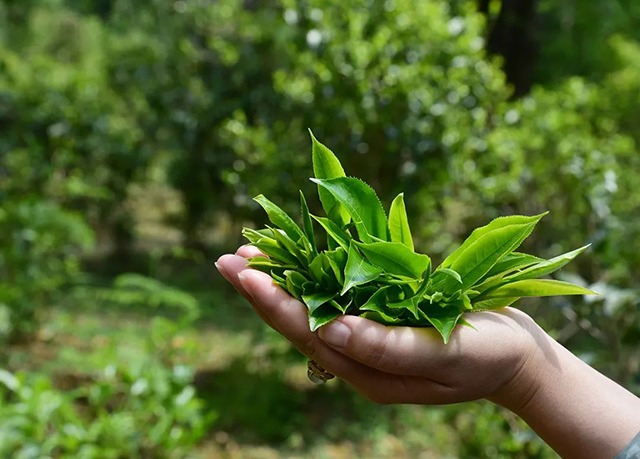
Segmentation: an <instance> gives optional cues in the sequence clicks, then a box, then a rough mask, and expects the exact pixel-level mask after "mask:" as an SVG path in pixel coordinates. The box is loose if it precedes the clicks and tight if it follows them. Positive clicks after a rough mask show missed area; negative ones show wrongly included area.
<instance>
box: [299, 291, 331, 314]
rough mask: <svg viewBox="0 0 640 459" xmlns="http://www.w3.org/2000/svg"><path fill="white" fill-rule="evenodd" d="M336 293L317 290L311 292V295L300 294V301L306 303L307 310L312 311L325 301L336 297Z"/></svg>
mask: <svg viewBox="0 0 640 459" xmlns="http://www.w3.org/2000/svg"><path fill="white" fill-rule="evenodd" d="M336 295H337V293H336V292H334V293H326V292H317V293H312V294H311V295H302V301H304V304H306V305H307V308H308V309H309V312H313V311H314V310H315V309H317V308H319V307H320V306H322V305H323V304H325V303H328V302H329V301H331V300H333V299H334V298H335V297H336Z"/></svg>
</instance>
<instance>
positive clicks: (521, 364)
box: [216, 246, 640, 459]
mask: <svg viewBox="0 0 640 459" xmlns="http://www.w3.org/2000/svg"><path fill="white" fill-rule="evenodd" d="M254 256H263V255H262V254H261V253H260V252H259V251H258V250H257V249H255V248H253V247H249V246H245V247H241V248H240V249H239V250H238V252H237V253H236V255H224V256H222V257H221V258H220V259H219V260H218V262H217V263H216V265H217V266H218V269H219V270H220V273H221V274H222V275H223V276H224V277H225V278H226V279H227V280H228V281H229V282H231V283H232V284H233V286H234V287H235V288H236V290H238V292H239V293H240V294H242V295H243V296H244V297H245V298H246V299H247V300H249V302H250V303H251V304H252V305H253V307H254V309H255V310H256V312H257V313H258V314H259V315H260V317H262V319H263V320H264V321H265V322H266V323H267V324H269V325H270V326H271V327H272V328H273V329H275V330H276V331H278V332H280V333H281V334H283V335H284V336H286V337H287V338H288V339H289V340H290V341H291V342H292V343H293V344H294V345H295V346H296V348H297V349H298V350H299V351H300V352H302V353H303V354H305V355H306V356H308V357H309V358H312V359H313V360H315V361H316V362H318V363H319V364H320V365H321V366H322V367H324V368H325V369H327V370H328V371H330V372H331V373H333V374H335V375H336V376H339V377H340V378H342V379H344V380H345V381H347V382H348V383H349V384H351V385H352V386H353V387H355V388H356V389H357V390H358V391H360V392H361V393H362V394H364V395H365V396H366V397H368V398H369V399H371V400H373V401H375V402H377V403H383V404H387V403H413V404H416V403H417V404H430V405H431V404H446V403H457V402H463V401H470V400H476V399H480V398H487V399H489V400H491V401H493V402H495V403H498V404H500V405H502V406H504V407H506V408H508V409H510V410H511V411H514V412H515V413H516V414H518V415H520V416H521V417H522V418H523V419H524V420H525V421H526V422H527V423H528V424H529V425H530V426H531V427H532V428H533V429H534V430H535V431H536V432H537V433H538V435H540V437H542V439H543V440H544V441H546V442H547V443H548V444H549V445H550V446H551V447H552V448H553V449H555V450H556V451H557V452H558V454H560V455H561V456H562V457H563V458H565V459H569V458H571V459H573V458H576V459H578V458H579V459H601V458H608V457H614V456H615V455H616V454H617V453H618V452H620V451H621V450H622V449H623V448H624V446H625V445H626V444H627V443H628V442H629V441H630V440H631V439H632V438H633V437H634V436H635V435H636V433H637V432H638V430H639V429H640V399H638V398H637V397H635V396H634V395H633V394H632V393H630V392H629V391H627V390H626V389H624V388H623V387H621V386H619V385H618V384H616V383H615V382H613V381H611V380H610V379H608V378H606V377H605V376H603V375H602V374H600V373H598V372H597V371H595V370H594V369H593V368H591V367H590V366H588V365H587V364H585V363H584V362H583V361H581V360H580V359H578V358H577V357H576V356H574V355H573V354H571V353H570V352H569V351H568V350H567V349H565V348H564V347H562V346H561V345H560V344H559V343H557V342H556V341H554V340H553V339H552V338H551V337H549V336H548V335H547V334H546V333H545V332H544V331H543V330H542V329H541V328H540V327H538V326H537V324H536V323H535V322H534V321H533V320H532V319H531V318H530V317H529V316H527V315H526V314H524V313H523V312H520V311H518V310H516V309H511V308H505V309H502V310H499V311H494V312H478V313H474V314H467V315H466V316H465V318H466V319H467V320H468V321H469V322H470V323H471V324H472V325H473V327H475V330H474V329H472V328H469V327H457V328H456V330H455V331H454V332H453V334H452V335H451V338H450V340H449V343H448V344H446V345H445V344H443V343H442V339H441V338H440V336H439V335H438V333H437V332H436V331H435V330H433V329H428V328H410V327H389V326H384V325H381V324H378V323H376V322H372V321H370V320H367V319H363V318H362V317H356V316H342V317H340V318H338V319H336V320H335V321H333V322H331V323H329V324H327V325H325V326H324V327H322V328H321V329H320V330H319V331H318V333H312V332H311V331H310V330H309V326H308V322H307V310H306V307H305V306H304V305H303V304H302V303H300V302H299V301H297V300H295V299H294V298H292V297H291V296H290V295H288V294H287V293H286V292H285V291H283V290H282V289H280V288H279V287H276V286H275V285H274V284H273V282H272V280H271V277H269V276H268V275H267V274H264V273H262V272H259V271H256V270H253V269H248V268H247V260H246V258H249V257H254Z"/></svg>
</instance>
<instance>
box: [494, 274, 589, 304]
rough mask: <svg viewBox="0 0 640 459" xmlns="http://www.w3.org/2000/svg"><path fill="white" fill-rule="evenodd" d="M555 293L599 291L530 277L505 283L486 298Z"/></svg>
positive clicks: (580, 293) (582, 293) (574, 293)
mask: <svg viewBox="0 0 640 459" xmlns="http://www.w3.org/2000/svg"><path fill="white" fill-rule="evenodd" d="M555 295H597V293H595V292H592V291H591V290H589V289H586V288H584V287H580V286H579V285H574V284H570V283H569V282H562V281H557V280H549V279H529V280H520V281H516V282H513V283H510V284H506V285H503V286H502V287H500V288H497V289H496V290H494V291H492V292H491V293H489V294H488V295H487V296H486V297H485V299H492V298H508V297H528V296H555Z"/></svg>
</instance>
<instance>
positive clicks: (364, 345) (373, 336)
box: [319, 316, 454, 376]
mask: <svg viewBox="0 0 640 459" xmlns="http://www.w3.org/2000/svg"><path fill="white" fill-rule="evenodd" d="M319 334H320V338H321V339H322V340H323V341H324V342H325V343H327V344H328V345H329V346H330V347H331V348H332V349H335V350H337V351H338V352H340V353H342V354H344V355H346V356H348V357H351V358H352V359H354V360H357V361H358V362H361V363H363V364H365V365H368V366H370V367H373V368H377V369H378V370H381V371H384V372H388V373H394V374H398V375H415V376H429V375H434V374H435V373H438V372H441V371H443V370H446V367H447V366H449V364H450V362H451V358H450V357H451V353H452V351H454V349H453V347H451V346H450V347H447V346H446V345H444V344H443V343H442V338H441V337H440V336H439V335H438V333H437V331H436V330H434V329H428V328H412V327H388V326H384V325H382V324H379V323H377V322H374V321H372V320H367V319H364V318H362V317H357V316H342V317H340V318H338V319H336V320H335V321H333V322H331V323H329V324H328V325H326V326H324V327H322V328H321V329H320V332H319ZM436 370H437V371H436Z"/></svg>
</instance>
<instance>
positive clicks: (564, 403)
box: [494, 330, 640, 459]
mask: <svg viewBox="0 0 640 459" xmlns="http://www.w3.org/2000/svg"><path fill="white" fill-rule="evenodd" d="M540 333H541V334H540V336H539V337H537V339H536V341H537V344H538V350H537V352H535V353H534V354H533V357H532V358H531V359H530V360H529V362H527V364H526V366H525V367H523V369H522V371H521V372H520V374H519V375H518V380H517V381H514V384H513V387H511V388H509V392H508V393H507V394H504V395H501V396H500V397H496V399H495V400H494V401H496V402H497V403H499V404H501V405H503V406H505V407H506V408H508V409H510V410H512V411H514V412H515V413H516V414H518V415H519V416H520V417H522V418H523V419H524V420H525V421H526V422H527V424H529V425H530V426H531V427H532V428H533V429H534V430H535V431H536V432H537V433H538V435H540V437H541V438H542V439H543V440H544V441H545V442H547V443H548V444H549V445H550V446H551V447H552V448H553V449H555V450H556V451H557V452H558V454H560V455H561V456H562V457H563V458H565V459H568V458H581V459H590V458H594V459H603V458H613V457H615V456H616V454H618V453H619V452H620V451H621V450H622V449H623V448H624V447H625V446H626V444H627V443H628V442H629V441H631V439H632V438H633V437H634V436H635V435H636V434H637V433H638V431H640V398H638V397H636V396H634V395H633V394H632V393H630V392H629V391H627V390H626V389H624V388H623V387H621V386H620V385H618V384H616V383H615V382H613V381H612V380H610V379H609V378H607V377H605V376H604V375H602V374H600V373H598V372H597V371H596V370H594V369H593V368H591V367H590V366H589V365H587V364H586V363H584V362H583V361H581V360H580V359H578V358H577V357H576V356H574V355H573V354H572V353H570V352H569V351H568V350H567V349H565V348H564V347H563V346H561V345H560V344H559V343H557V342H556V341H554V340H553V339H552V338H550V337H549V336H548V335H547V334H546V333H544V332H542V331H541V330H540Z"/></svg>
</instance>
